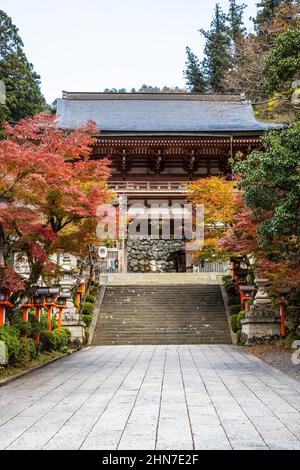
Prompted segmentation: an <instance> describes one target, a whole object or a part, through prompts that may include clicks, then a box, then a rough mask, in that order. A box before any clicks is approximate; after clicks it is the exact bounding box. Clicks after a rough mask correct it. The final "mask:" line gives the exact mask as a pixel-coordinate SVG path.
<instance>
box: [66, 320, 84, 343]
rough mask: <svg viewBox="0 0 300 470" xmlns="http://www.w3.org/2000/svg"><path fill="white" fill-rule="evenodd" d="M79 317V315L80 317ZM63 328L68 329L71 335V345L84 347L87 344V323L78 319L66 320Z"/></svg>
mask: <svg viewBox="0 0 300 470" xmlns="http://www.w3.org/2000/svg"><path fill="white" fill-rule="evenodd" d="M78 316H79V315H78ZM62 326H63V328H68V330H70V333H71V343H75V344H78V345H82V344H84V343H85V323H84V322H83V321H80V320H79V319H77V318H69V319H66V318H64V320H63V324H62Z"/></svg>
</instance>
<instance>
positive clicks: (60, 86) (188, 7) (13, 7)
mask: <svg viewBox="0 0 300 470" xmlns="http://www.w3.org/2000/svg"><path fill="white" fill-rule="evenodd" d="M257 1H258V0H248V1H247V0H246V1H244V3H246V4H247V5H248V7H247V10H246V15H245V18H246V19H247V20H248V18H249V17H250V16H254V15H255V12H256V8H255V4H256V3H257ZM215 3H216V2H215V0H42V1H41V0H26V1H25V0H1V6H0V8H1V9H2V10H4V11H5V12H6V13H7V14H8V15H9V16H11V17H12V19H13V22H14V23H15V24H16V25H17V26H18V28H19V30H20V35H21V37H22V39H23V42H24V44H25V52H26V54H27V57H28V59H29V60H30V61H31V62H32V63H33V64H34V67H35V70H36V71H37V72H38V73H39V74H40V75H41V78H42V91H43V93H44V95H45V97H46V99H47V101H48V102H52V101H53V100H54V99H55V98H57V97H60V96H61V91H62V90H67V91H103V89H104V88H123V87H125V88H127V89H128V90H130V89H131V88H132V87H135V88H138V87H140V86H141V85H142V84H143V83H146V84H149V85H157V86H160V87H162V86H164V85H168V86H176V85H177V86H183V85H184V79H183V76H182V70H183V69H184V63H185V47H186V46H187V45H188V46H190V47H191V48H192V50H193V51H194V52H195V53H196V54H199V55H201V53H202V48H203V39H202V38H201V36H200V34H199V33H198V32H197V30H198V29H199V28H205V29H207V28H208V27H209V24H210V22H211V19H212V14H213V9H214V5H215ZM219 3H220V4H221V5H222V7H223V8H227V6H228V1H227V0H219ZM240 3H242V1H240ZM247 27H248V29H250V30H252V29H253V27H252V23H251V22H250V21H247Z"/></svg>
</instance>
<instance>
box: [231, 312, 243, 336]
mask: <svg viewBox="0 0 300 470" xmlns="http://www.w3.org/2000/svg"><path fill="white" fill-rule="evenodd" d="M245 314H246V312H245V310H242V311H240V312H239V313H235V314H234V315H232V316H231V317H230V322H231V328H232V331H233V332H234V333H237V332H238V331H241V330H242V324H241V320H242V319H243V318H245Z"/></svg>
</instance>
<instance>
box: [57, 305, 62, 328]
mask: <svg viewBox="0 0 300 470" xmlns="http://www.w3.org/2000/svg"><path fill="white" fill-rule="evenodd" d="M62 314H63V308H62V307H59V308H58V323H57V329H58V330H61V325H62Z"/></svg>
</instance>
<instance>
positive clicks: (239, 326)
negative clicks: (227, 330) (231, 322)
mask: <svg viewBox="0 0 300 470" xmlns="http://www.w3.org/2000/svg"><path fill="white" fill-rule="evenodd" d="M245 316H246V312H245V310H241V312H240V313H239V314H238V318H237V326H238V329H239V330H241V329H242V324H241V320H243V319H244V318H245Z"/></svg>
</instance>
